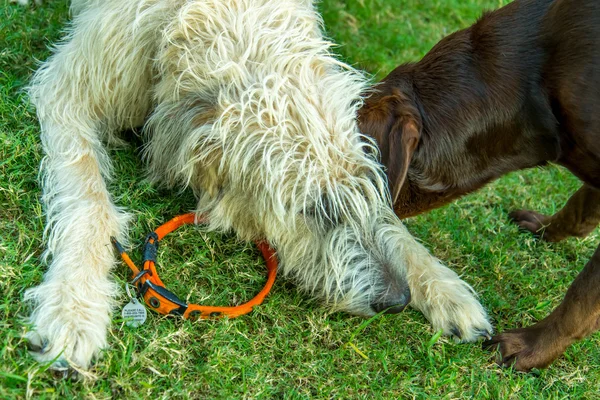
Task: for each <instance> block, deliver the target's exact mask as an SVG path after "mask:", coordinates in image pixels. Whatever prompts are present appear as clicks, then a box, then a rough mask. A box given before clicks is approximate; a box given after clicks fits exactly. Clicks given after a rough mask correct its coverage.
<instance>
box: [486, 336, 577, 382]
mask: <svg viewBox="0 0 600 400" xmlns="http://www.w3.org/2000/svg"><path fill="white" fill-rule="evenodd" d="M562 342H563V340H560V338H555V337H553V332H552V331H551V330H549V329H548V328H544V327H543V326H536V325H534V326H532V327H529V328H521V329H512V330H509V331H506V332H504V333H501V334H499V335H496V336H494V337H493V338H492V339H490V340H487V341H485V342H483V348H484V349H488V350H492V351H494V350H497V351H498V352H499V355H498V359H497V360H496V362H497V363H498V365H500V366H502V367H513V368H514V369H515V370H517V371H522V372H529V371H531V370H532V369H533V368H546V367H547V366H548V365H550V364H551V363H552V362H553V361H554V360H555V359H556V358H557V357H558V356H560V355H561V354H562V353H563V352H564V350H565V349H566V347H567V346H565V345H563V343H562Z"/></svg>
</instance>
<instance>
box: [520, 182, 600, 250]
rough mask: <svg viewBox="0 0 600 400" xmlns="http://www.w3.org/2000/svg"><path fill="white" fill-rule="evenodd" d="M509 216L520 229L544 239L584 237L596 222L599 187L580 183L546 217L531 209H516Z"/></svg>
mask: <svg viewBox="0 0 600 400" xmlns="http://www.w3.org/2000/svg"><path fill="white" fill-rule="evenodd" d="M510 218H511V219H512V220H513V221H514V222H515V223H516V224H517V225H519V227H521V228H522V229H526V230H528V231H530V232H532V233H533V234H534V235H537V236H539V237H540V238H541V239H543V240H546V241H548V242H559V241H561V240H563V239H566V238H567V237H569V236H577V237H585V236H587V235H588V234H589V233H590V232H591V231H593V230H594V228H596V226H597V225H598V223H600V190H597V189H594V188H593V187H591V186H589V185H587V184H584V185H583V186H582V187H581V188H580V189H579V190H578V191H577V192H575V194H574V195H573V196H571V198H570V199H569V201H567V204H566V205H565V206H564V207H563V209H562V210H560V211H559V212H557V213H556V214H554V215H553V216H551V217H549V216H546V215H543V214H540V213H537V212H535V211H527V210H519V211H513V212H511V213H510Z"/></svg>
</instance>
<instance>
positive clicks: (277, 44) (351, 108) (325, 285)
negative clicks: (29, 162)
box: [26, 0, 491, 369]
mask: <svg viewBox="0 0 600 400" xmlns="http://www.w3.org/2000/svg"><path fill="white" fill-rule="evenodd" d="M73 9H74V15H75V17H74V20H73V24H72V27H71V29H70V33H69V34H68V35H67V38H66V40H65V41H64V42H63V43H62V44H60V45H59V46H58V47H57V48H56V52H55V54H54V55H53V56H52V57H51V58H50V59H49V60H48V61H47V62H46V63H45V64H44V65H43V66H42V67H41V68H40V69H39V71H38V72H37V73H36V75H35V77H34V79H33V83H32V85H31V88H30V94H31V98H32V100H33V102H34V104H35V105H36V107H37V111H38V116H39V120H40V124H41V129H42V143H43V147H44V151H45V153H46V157H45V159H44V161H43V163H42V177H43V189H44V190H43V193H44V195H43V201H44V204H45V207H46V214H47V220H48V221H47V229H46V239H47V251H46V253H45V259H46V260H47V262H48V263H49V270H48V272H47V274H46V276H45V279H44V281H43V283H41V284H40V285H39V286H37V287H36V288H33V289H30V290H29V291H28V293H27V296H26V297H27V298H28V299H30V300H33V301H34V304H35V309H34V311H33V313H32V315H31V322H32V325H33V327H34V331H32V332H30V333H29V334H28V336H29V340H30V342H31V345H32V348H33V349H34V354H35V356H36V358H37V359H38V360H40V361H50V360H55V359H56V360H57V361H56V362H55V364H54V367H55V368H64V367H67V366H68V365H70V366H72V367H75V368H82V369H85V368H87V367H89V365H90V362H91V361H92V360H93V358H94V356H96V355H97V354H98V351H99V350H100V349H101V348H103V347H105V346H106V337H107V328H108V326H109V324H110V312H111V308H112V306H113V299H114V296H115V292H116V288H115V285H114V283H113V282H112V281H111V279H110V276H109V273H110V270H111V267H112V266H113V265H114V262H115V261H114V254H113V250H112V248H111V247H110V246H109V245H108V244H109V237H110V236H111V235H114V236H117V237H119V238H120V239H121V240H124V239H125V238H124V236H125V231H126V224H127V220H128V216H127V214H126V212H125V211H124V210H123V209H121V208H119V207H117V206H115V205H114V204H113V202H112V200H111V196H110V194H109V193H108V191H107V188H106V180H107V179H109V178H110V175H111V163H110V160H109V158H108V155H107V152H106V149H105V146H106V145H107V144H110V143H111V142H112V143H114V142H117V141H119V139H118V138H117V136H115V135H116V133H117V132H119V131H120V130H123V129H126V128H131V127H136V126H140V125H142V124H144V122H145V123H146V127H145V132H146V135H147V141H148V144H147V147H146V151H145V155H146V158H147V161H148V165H149V170H150V172H151V175H152V176H153V177H154V178H155V179H156V180H157V181H160V182H162V183H165V184H168V185H182V186H184V187H190V188H192V189H193V190H194V192H195V193H196V194H197V196H198V208H197V211H198V212H199V213H207V214H208V217H209V219H210V227H211V228H212V229H217V230H222V231H223V230H230V229H233V230H234V231H235V232H237V234H238V235H239V237H240V238H242V239H245V240H251V239H257V238H266V239H267V240H268V241H269V243H270V244H271V245H272V246H273V247H274V248H275V249H276V250H277V252H278V255H279V257H280V261H281V272H282V273H283V274H284V275H285V276H288V277H289V278H291V279H293V280H294V281H295V282H296V283H297V284H298V286H299V287H300V288H301V289H302V290H304V291H306V292H307V293H309V294H310V295H312V296H314V297H317V298H319V299H322V300H323V301H324V302H325V303H326V304H328V305H329V306H331V307H332V308H333V309H337V310H345V311H348V312H350V313H354V314H360V315H372V314H374V313H375V312H376V311H380V310H384V309H386V308H388V307H391V309H390V310H388V311H396V312H397V311H399V310H400V309H401V308H402V307H404V306H405V305H406V303H408V301H409V300H410V297H411V296H410V294H412V303H411V304H412V305H413V306H414V307H415V308H417V309H419V310H421V311H422V312H423V313H424V314H425V315H426V316H427V318H428V319H429V320H430V321H431V322H432V324H433V326H434V328H435V329H443V330H444V332H445V333H446V334H449V335H454V336H457V337H458V338H460V339H462V340H464V341H472V340H475V339H477V338H478V337H479V336H486V335H488V334H489V332H491V326H490V324H489V322H488V321H487V317H486V314H485V312H484V310H483V308H482V307H481V306H480V304H479V303H478V302H477V300H476V299H475V297H474V295H473V293H472V290H471V289H470V287H469V286H468V285H467V284H465V283H464V282H462V281H461V280H460V279H459V278H458V276H457V275H456V274H455V273H454V272H452V271H450V270H449V269H447V268H446V267H444V266H443V265H441V264H440V263H439V262H438V260H436V259H435V258H433V257H432V256H431V255H430V254H429V253H428V252H427V250H426V249H425V248H424V247H423V246H422V245H420V244H419V243H418V242H417V241H416V240H414V239H413V238H412V237H411V236H410V234H409V233H408V232H407V231H406V229H405V228H404V227H403V226H402V224H401V223H400V221H399V220H398V219H397V218H396V217H395V216H394V214H393V212H392V210H391V207H390V201H389V196H388V194H387V192H386V188H385V180H384V176H383V175H382V171H381V168H380V165H379V164H378V163H377V161H376V160H375V159H374V156H373V154H374V153H375V151H374V149H373V148H372V146H371V145H370V144H368V143H366V142H365V141H364V140H363V138H362V137H361V135H360V133H359V132H358V130H357V124H356V122H355V117H356V111H357V107H359V106H360V104H361V97H360V95H361V93H364V92H365V90H366V83H367V82H366V80H365V79H364V77H363V75H361V74H360V73H358V72H357V71H355V70H353V69H352V68H350V67H348V66H347V65H344V64H342V63H340V62H339V61H337V60H335V59H334V58H333V57H332V56H331V54H330V51H329V49H330V46H331V45H330V43H329V42H327V41H326V40H324V38H323V36H322V33H321V21H320V19H319V17H318V15H317V13H316V12H315V10H314V8H313V5H312V1H309V0H127V1H124V0H78V1H77V0H76V1H75V2H74V3H73ZM409 287H410V293H409V291H408V288H409Z"/></svg>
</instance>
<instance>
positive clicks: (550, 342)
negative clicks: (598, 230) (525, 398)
mask: <svg viewBox="0 0 600 400" xmlns="http://www.w3.org/2000/svg"><path fill="white" fill-rule="evenodd" d="M598 329H600V246H599V247H598V248H597V249H596V252H595V253H594V255H593V256H592V259H591V260H590V261H589V262H588V263H587V264H586V266H585V268H584V269H583V271H581V273H580V274H579V276H577V278H576V279H575V281H574V282H573V284H572V285H571V287H570V288H569V290H568V291H567V294H566V295H565V298H564V300H563V302H562V303H561V304H560V305H559V306H558V307H557V308H556V309H555V310H554V311H553V312H552V313H551V314H550V315H549V316H548V317H546V318H545V319H543V320H542V321H540V322H538V323H537V324H535V325H533V326H530V327H527V328H521V329H513V330H509V331H506V332H504V333H502V334H500V335H497V336H494V337H493V338H492V339H491V340H488V341H486V342H484V343H483V346H484V347H486V348H491V349H498V350H499V351H500V354H501V357H502V358H501V359H500V360H499V361H498V363H499V364H500V365H502V366H511V365H514V367H515V369H516V370H518V371H529V370H531V369H532V368H544V367H547V366H548V365H550V363H552V361H554V360H555V359H556V358H557V357H558V356H560V355H561V354H562V353H563V352H564V351H565V349H566V348H567V347H568V346H569V345H571V344H572V343H574V342H576V341H577V340H580V339H583V338H584V337H586V336H588V335H589V334H591V333H593V332H595V331H596V330H598Z"/></svg>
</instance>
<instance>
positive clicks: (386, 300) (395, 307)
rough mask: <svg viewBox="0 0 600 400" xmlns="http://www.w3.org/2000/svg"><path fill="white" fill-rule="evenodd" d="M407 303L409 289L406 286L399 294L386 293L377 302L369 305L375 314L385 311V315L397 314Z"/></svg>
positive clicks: (408, 301)
mask: <svg viewBox="0 0 600 400" xmlns="http://www.w3.org/2000/svg"><path fill="white" fill-rule="evenodd" d="M408 303H410V289H409V288H408V286H406V287H404V288H403V289H402V291H400V292H397V293H387V294H386V295H385V296H383V297H382V298H381V299H379V301H377V302H376V303H373V304H371V308H372V309H373V311H375V312H376V313H379V312H382V311H384V310H385V314H398V313H399V312H401V311H402V310H404V309H405V308H406V306H407V305H408Z"/></svg>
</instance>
